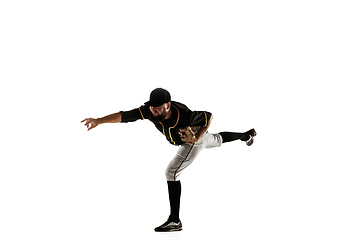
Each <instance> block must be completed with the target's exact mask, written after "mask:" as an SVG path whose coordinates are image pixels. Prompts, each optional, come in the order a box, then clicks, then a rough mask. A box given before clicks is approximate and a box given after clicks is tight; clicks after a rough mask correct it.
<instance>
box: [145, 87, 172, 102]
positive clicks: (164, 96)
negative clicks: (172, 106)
mask: <svg viewBox="0 0 360 240" xmlns="http://www.w3.org/2000/svg"><path fill="white" fill-rule="evenodd" d="M170 101H171V96H170V93H169V92H168V91H167V90H165V89H163V88H156V89H154V90H153V91H152V92H151V93H150V101H147V102H146V103H145V105H146V106H152V107H159V106H161V105H163V104H164V103H168V102H170Z"/></svg>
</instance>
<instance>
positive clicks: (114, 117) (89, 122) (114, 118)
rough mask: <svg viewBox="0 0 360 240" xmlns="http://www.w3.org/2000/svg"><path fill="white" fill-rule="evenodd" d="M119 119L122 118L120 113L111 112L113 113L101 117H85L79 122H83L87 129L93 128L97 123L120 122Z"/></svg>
mask: <svg viewBox="0 0 360 240" xmlns="http://www.w3.org/2000/svg"><path fill="white" fill-rule="evenodd" d="M121 120H122V117H121V113H113V114H110V115H107V116H105V117H102V118H86V119H84V120H82V121H81V122H85V126H86V127H87V129H88V131H89V130H90V129H93V128H95V127H96V126H97V125H99V124H103V123H119V122H121Z"/></svg>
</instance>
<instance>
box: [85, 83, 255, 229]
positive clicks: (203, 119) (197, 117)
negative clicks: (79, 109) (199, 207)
mask: <svg viewBox="0 0 360 240" xmlns="http://www.w3.org/2000/svg"><path fill="white" fill-rule="evenodd" d="M212 118H213V116H212V114H211V113H210V112H207V111H191V110H190V109H189V108H187V107H186V106H185V105H184V104H181V103H179V102H175V101H171V96H170V93H169V92H168V91H167V90H165V89H162V88H157V89H155V90H153V91H152V92H151V94H150V100H149V101H148V102H146V103H144V105H142V106H141V107H139V108H135V109H133V110H130V111H121V112H118V113H114V114H110V115H108V116H105V117H102V118H97V119H95V118H86V119H84V120H83V121H82V122H85V126H86V127H87V129H88V130H90V129H93V128H95V127H96V126H98V125H99V124H102V123H116V122H121V123H128V122H134V121H136V120H143V119H148V120H150V121H151V122H153V123H154V125H155V127H156V128H157V129H158V130H159V131H160V132H161V133H162V134H163V135H164V136H165V137H166V139H167V140H168V141H169V142H170V143H171V144H172V145H175V146H179V148H178V151H177V153H176V155H175V157H174V158H173V159H172V160H171V161H170V163H169V165H168V167H167V168H166V171H165V174H166V180H167V184H168V193H169V201H170V216H169V218H168V220H167V221H166V222H165V223H164V224H162V225H161V226H159V227H157V228H155V231H156V232H172V231H181V230H182V223H181V221H180V218H179V210H180V195H181V184H180V175H181V173H182V172H183V171H184V169H185V168H187V167H188V166H189V165H190V164H191V163H192V162H193V161H194V160H195V158H196V157H197V156H198V154H199V153H200V152H201V151H202V150H203V149H204V148H213V147H219V146H221V144H222V143H226V142H231V141H234V140H241V141H244V142H245V143H246V144H247V145H248V146H251V145H252V144H253V142H254V137H255V136H256V132H255V130H254V129H251V130H249V131H247V132H244V133H239V132H237V133H234V132H220V133H217V134H212V133H209V132H208V128H209V126H210V124H211V121H212Z"/></svg>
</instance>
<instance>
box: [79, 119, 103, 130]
mask: <svg viewBox="0 0 360 240" xmlns="http://www.w3.org/2000/svg"><path fill="white" fill-rule="evenodd" d="M81 122H85V126H86V127H87V129H88V131H89V130H90V129H93V128H94V127H96V126H97V125H99V121H98V120H97V119H96V118H86V119H84V120H82V121H81Z"/></svg>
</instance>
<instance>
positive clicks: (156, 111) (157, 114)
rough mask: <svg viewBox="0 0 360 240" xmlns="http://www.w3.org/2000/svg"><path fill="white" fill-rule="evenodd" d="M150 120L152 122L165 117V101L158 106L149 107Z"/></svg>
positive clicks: (159, 120)
mask: <svg viewBox="0 0 360 240" xmlns="http://www.w3.org/2000/svg"><path fill="white" fill-rule="evenodd" d="M150 112H151V114H150V120H151V121H152V122H155V123H157V122H161V121H163V120H164V119H165V118H166V113H167V109H166V103H165V104H163V105H161V106H159V107H150Z"/></svg>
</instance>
